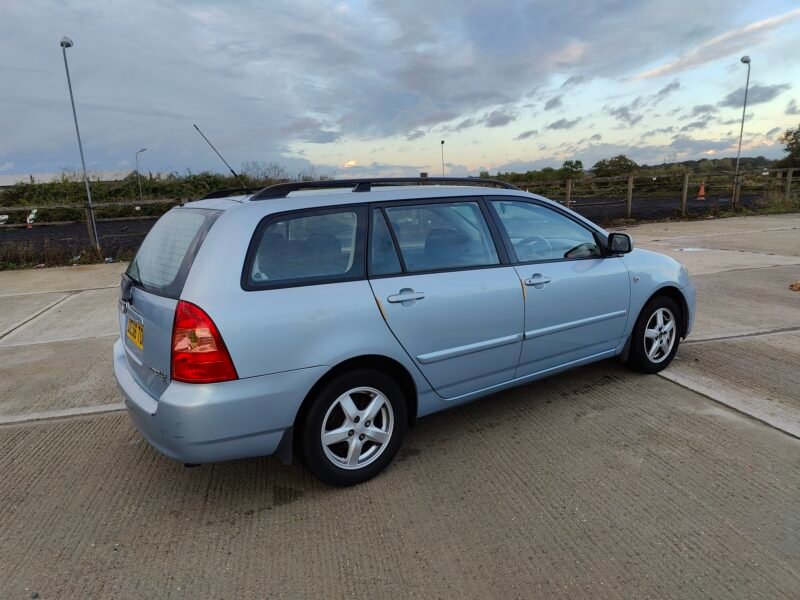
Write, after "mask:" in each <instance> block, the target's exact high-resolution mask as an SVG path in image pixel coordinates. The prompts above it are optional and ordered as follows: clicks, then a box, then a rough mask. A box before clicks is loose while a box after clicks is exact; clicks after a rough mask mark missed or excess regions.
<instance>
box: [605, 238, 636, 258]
mask: <svg viewBox="0 0 800 600" xmlns="http://www.w3.org/2000/svg"><path fill="white" fill-rule="evenodd" d="M608 249H609V251H610V252H611V254H627V253H628V252H630V251H631V250H633V240H631V236H629V235H628V234H627V233H612V234H611V235H609V236H608Z"/></svg>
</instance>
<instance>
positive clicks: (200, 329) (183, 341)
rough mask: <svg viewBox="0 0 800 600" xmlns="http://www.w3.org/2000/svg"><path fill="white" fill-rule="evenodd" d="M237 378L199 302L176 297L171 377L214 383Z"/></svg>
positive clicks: (211, 322)
mask: <svg viewBox="0 0 800 600" xmlns="http://www.w3.org/2000/svg"><path fill="white" fill-rule="evenodd" d="M237 378H238V375H237V374H236V369H235V368H234V366H233V361H232V360H231V356H230V354H228V349H227V348H226V347H225V342H223V341H222V336H221V335H220V334H219V331H217V327H216V326H215V325H214V322H213V321H212V320H211V318H210V317H209V316H208V315H207V314H206V313H205V312H203V309H201V308H200V307H199V306H195V305H194V304H191V303H189V302H184V301H183V300H180V301H179V302H178V307H177V308H176V309H175V324H174V325H173V327H172V379H174V380H175V381H183V382H184V383H217V382H219V381H230V380H232V379H237Z"/></svg>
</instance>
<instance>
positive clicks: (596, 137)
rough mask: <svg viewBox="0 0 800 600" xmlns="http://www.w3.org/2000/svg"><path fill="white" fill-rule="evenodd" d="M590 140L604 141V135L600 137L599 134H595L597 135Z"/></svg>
mask: <svg viewBox="0 0 800 600" xmlns="http://www.w3.org/2000/svg"><path fill="white" fill-rule="evenodd" d="M589 139H590V140H593V141H599V140H602V139H603V136H602V135H600V134H599V133H595V134H594V135H593V136H592V137H590V138H589Z"/></svg>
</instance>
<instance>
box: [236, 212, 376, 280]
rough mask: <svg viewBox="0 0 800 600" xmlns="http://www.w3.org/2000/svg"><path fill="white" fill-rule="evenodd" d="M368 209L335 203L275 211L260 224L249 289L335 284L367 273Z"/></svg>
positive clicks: (247, 269)
mask: <svg viewBox="0 0 800 600" xmlns="http://www.w3.org/2000/svg"><path fill="white" fill-rule="evenodd" d="M365 215H366V208H365V207H363V206H357V207H337V208H335V209H317V210H310V211H298V212H292V213H284V214H278V215H272V216H269V217H267V218H266V219H264V220H263V221H262V222H261V223H260V224H259V226H258V227H257V228H256V232H255V234H254V236H253V240H252V242H251V244H250V249H249V251H248V259H247V263H246V264H245V269H244V274H243V278H242V279H243V281H242V283H243V287H244V288H245V289H262V288H270V287H288V286H293V285H311V284H315V283H331V282H335V281H347V280H352V279H360V278H363V277H364V275H365V274H364V238H365V229H366V226H365V222H364V221H365Z"/></svg>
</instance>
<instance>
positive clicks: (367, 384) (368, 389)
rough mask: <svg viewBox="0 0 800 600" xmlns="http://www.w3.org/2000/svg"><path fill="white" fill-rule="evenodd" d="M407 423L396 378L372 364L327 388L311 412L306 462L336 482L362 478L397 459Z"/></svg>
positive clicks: (305, 430)
mask: <svg viewBox="0 0 800 600" xmlns="http://www.w3.org/2000/svg"><path fill="white" fill-rule="evenodd" d="M407 423H408V418H407V414H406V403H405V398H404V397H403V393H402V391H401V389H400V386H398V385H397V383H396V382H395V381H394V380H393V379H392V378H391V377H389V376H388V375H386V374H385V373H382V372H380V371H374V370H371V369H359V370H356V371H351V372H349V373H344V374H342V375H339V376H338V377H336V378H335V379H333V380H331V381H330V382H329V383H328V384H327V385H326V386H325V387H324V388H323V389H322V391H321V392H320V393H319V394H318V395H317V397H316V398H314V399H313V400H312V404H311V407H310V409H309V411H308V413H307V414H306V418H305V420H304V424H303V430H302V438H301V442H302V448H303V454H304V456H305V459H306V463H307V464H308V467H309V469H311V471H312V472H313V473H314V475H316V476H317V477H319V478H320V479H321V480H322V481H324V482H326V483H329V484H331V485H339V486H345V485H355V484H357V483H362V482H364V481H367V480H368V479H371V478H372V477H375V475H377V474H378V473H380V472H381V471H382V470H383V469H385V468H386V467H387V466H388V465H389V463H390V462H392V459H393V458H394V456H395V455H396V454H397V451H398V450H399V449H400V444H401V443H402V441H403V437H405V433H406V428H407Z"/></svg>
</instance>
